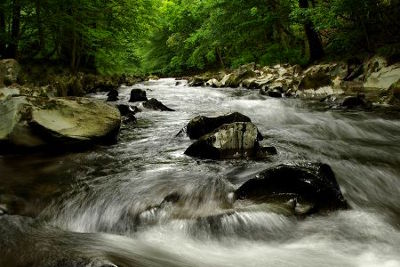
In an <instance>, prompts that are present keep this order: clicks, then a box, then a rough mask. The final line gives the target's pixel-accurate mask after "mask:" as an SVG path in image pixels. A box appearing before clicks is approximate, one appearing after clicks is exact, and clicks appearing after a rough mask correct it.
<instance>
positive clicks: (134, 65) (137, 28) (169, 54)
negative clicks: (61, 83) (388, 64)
mask: <svg viewBox="0 0 400 267" xmlns="http://www.w3.org/2000/svg"><path fill="white" fill-rule="evenodd" d="M399 21H400V1H398V0H333V1H325V0H311V1H310V0H279V1H278V0H267V1H260V0H255V1H244V0H187V1H183V0H109V1H104V0H90V1H89V0H84V1H82V0H79V1H78V0H63V1H59V0H4V1H1V4H0V54H1V57H2V58H17V59H18V60H19V61H21V62H39V63H40V62H57V63H61V64H63V65H65V66H69V67H70V69H71V70H72V71H73V72H76V71H78V70H81V69H90V70H96V71H98V72H99V73H122V72H125V73H154V74H159V75H177V74H185V73H193V72H200V71H203V70H208V69H220V68H230V67H237V66H239V65H241V64H244V63H249V62H256V63H257V64H261V65H268V64H274V63H284V62H288V63H293V64H307V63H310V62H313V61H318V60H321V59H331V58H337V57H346V56H348V55H354V54H355V53H356V54H359V55H364V54H372V53H380V54H383V55H388V56H392V55H396V54H398V51H399V41H400V35H399V34H398V33H399V32H400V23H399Z"/></svg>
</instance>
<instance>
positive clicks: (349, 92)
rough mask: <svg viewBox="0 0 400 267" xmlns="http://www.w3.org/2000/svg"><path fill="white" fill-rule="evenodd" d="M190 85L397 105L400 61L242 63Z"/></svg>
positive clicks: (335, 101)
mask: <svg viewBox="0 0 400 267" xmlns="http://www.w3.org/2000/svg"><path fill="white" fill-rule="evenodd" d="M189 82H190V85H191V86H211V87H218V88H219V87H233V88H235V87H243V88H247V89H257V90H260V94H262V95H267V96H270V97H277V98H278V97H300V98H307V99H309V98H312V99H319V100H321V101H325V102H327V103H329V104H331V105H341V106H345V107H358V106H361V107H367V106H369V105H371V104H390V105H399V104H400V63H392V62H388V61H387V60H386V59H385V58H382V57H378V56H376V57H372V58H370V59H368V60H364V61H362V60H359V59H357V58H354V59H351V60H348V61H347V62H335V63H326V64H318V65H312V66H310V67H309V68H306V69H302V68H301V67H300V66H298V65H294V66H292V65H288V64H282V65H275V66H266V67H261V66H258V65H256V64H254V63H253V64H247V65H243V66H241V67H240V68H238V69H235V70H233V71H230V72H219V73H205V74H203V75H198V76H194V77H192V78H190V79H189Z"/></svg>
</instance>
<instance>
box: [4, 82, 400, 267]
mask: <svg viewBox="0 0 400 267" xmlns="http://www.w3.org/2000/svg"><path fill="white" fill-rule="evenodd" d="M175 82H176V81H175V80H174V79H161V80H158V81H149V82H145V83H142V84H139V85H136V86H134V87H135V88H143V89H147V95H148V96H149V97H154V98H157V99H158V100H160V101H161V102H163V103H164V104H165V105H167V106H168V107H170V108H173V109H175V110H176V112H157V111H145V112H141V113H138V114H137V119H138V124H137V125H128V126H124V127H123V128H122V130H121V134H120V140H119V141H118V143H117V144H115V145H112V146H99V147H96V148H94V149H92V150H90V151H86V152H79V151H76V152H70V153H67V154H64V153H59V154H58V153H52V154H45V155H44V154H40V153H38V154H33V155H7V156H0V175H1V180H0V204H1V203H2V202H4V203H9V205H10V206H12V208H13V209H14V210H15V212H16V213H18V214H22V215H28V216H34V217H37V219H36V220H35V221H33V222H32V221H29V220H28V222H25V220H24V219H22V218H20V220H16V219H9V221H11V222H8V223H11V225H12V226H8V224H7V223H6V222H4V221H3V227H2V226H1V222H2V221H1V220H0V238H2V240H3V241H0V249H1V250H0V265H1V266H3V265H4V267H5V266H73V265H72V264H71V262H75V260H76V261H79V259H82V260H81V261H82V262H85V260H84V259H85V258H90V259H93V260H92V262H90V263H87V264H89V265H87V266H113V265H111V263H113V264H116V265H117V266H285V267H287V266H296V267H297V266H307V267H310V266H315V267H323V266H363V267H369V266H371V267H372V266H380V267H383V266H384V267H398V266H400V116H399V115H398V114H399V113H397V112H389V111H388V110H387V109H378V110H374V111H368V112H366V111H360V110H339V109H338V110H332V109H326V108H325V107H324V106H323V105H322V104H320V103H315V102H311V101H303V100H299V99H274V98H268V97H263V96H261V95H259V94H258V92H256V91H251V90H244V89H214V88H207V87H203V88H191V87H188V86H187V85H186V82H182V83H181V84H180V85H178V86H176V85H175ZM131 89H132V87H122V88H121V89H120V102H121V103H126V102H127V100H128V99H129V93H130V90H131ZM93 97H97V98H101V99H102V98H104V95H94V96H93ZM233 111H238V112H241V113H243V114H245V115H247V116H249V117H250V118H251V119H252V121H253V122H254V123H255V124H256V125H257V126H258V128H259V130H260V131H261V133H262V134H263V135H264V136H265V137H266V138H265V140H264V141H263V143H264V144H265V145H269V146H275V147H276V148H277V150H278V155H276V156H272V157H271V158H269V159H268V160H264V161H251V160H230V161H218V162H217V161H210V160H196V159H193V158H190V157H187V156H185V155H184V154H183V152H184V151H185V149H186V148H187V147H188V146H189V145H190V144H191V142H192V141H190V140H189V138H187V137H182V136H180V137H176V134H177V133H178V132H179V131H180V130H181V129H182V128H183V127H184V126H185V125H186V124H187V123H188V121H189V120H190V119H191V118H193V117H194V116H197V115H209V116H215V115H221V114H224V113H228V112H233ZM304 160H306V161H319V162H323V163H327V164H329V165H330V166H331V167H332V169H333V171H334V173H335V175H336V178H337V181H338V183H339V185H340V187H341V190H342V192H343V195H344V197H345V198H346V199H347V201H348V202H349V204H350V206H351V209H350V210H346V211H338V212H332V213H330V214H329V215H313V216H310V217H307V218H296V217H292V216H287V215H285V214H282V213H279V212H274V211H273V210H259V211H243V210H231V209H230V212H226V210H227V209H228V208H229V207H230V205H231V204H230V196H231V195H232V194H231V193H232V192H233V191H234V190H235V188H237V187H239V186H240V185H241V184H243V183H244V182H245V181H247V180H248V179H250V178H253V177H254V176H255V174H257V173H258V172H260V171H262V170H264V169H266V168H268V167H270V166H274V165H276V164H278V163H285V162H293V161H304ZM170 194H178V195H180V196H182V197H181V200H183V201H180V202H179V204H176V205H174V204H162V205H160V203H161V202H162V201H163V199H164V198H165V197H166V196H168V195H170ZM10 203H11V204H10ZM3 220H4V219H3ZM7 220H8V219H7ZM5 225H6V226H5ZM14 228H17V229H16V230H15V229H14ZM1 246H3V247H1ZM6 249H7V253H5V252H4V251H5V250H6ZM1 251H3V252H1ZM2 253H3V256H1V255H2ZM69 260H71V262H69ZM105 262H109V263H110V264H109V265H107V264H105ZM63 264H64V265H63ZM85 264H86V263H85ZM76 266H78V265H76ZM79 266H80V265H79ZM83 266H85V265H83Z"/></svg>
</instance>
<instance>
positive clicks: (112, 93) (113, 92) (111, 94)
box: [107, 89, 118, 102]
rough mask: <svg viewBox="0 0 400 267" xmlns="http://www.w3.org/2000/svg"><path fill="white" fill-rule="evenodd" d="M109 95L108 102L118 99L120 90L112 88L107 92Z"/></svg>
mask: <svg viewBox="0 0 400 267" xmlns="http://www.w3.org/2000/svg"><path fill="white" fill-rule="evenodd" d="M107 97H108V98H107V101H108V102H114V101H118V90H116V89H111V90H110V92H108V93H107Z"/></svg>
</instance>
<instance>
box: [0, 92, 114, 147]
mask: <svg viewBox="0 0 400 267" xmlns="http://www.w3.org/2000/svg"><path fill="white" fill-rule="evenodd" d="M120 124H121V116H120V113H119V111H118V109H117V108H115V107H112V106H109V105H107V104H105V103H103V102H101V101H96V100H91V99H87V98H44V97H27V96H14V97H11V96H9V97H7V98H5V99H3V100H2V101H0V143H2V144H5V145H6V146H2V148H5V147H10V146H12V147H21V148H34V147H39V146H46V145H48V146H49V145H53V144H59V145H64V144H75V143H79V144H82V143H85V144H92V143H95V142H104V141H107V142H113V141H115V140H116V138H117V136H118V133H119V128H120Z"/></svg>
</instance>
